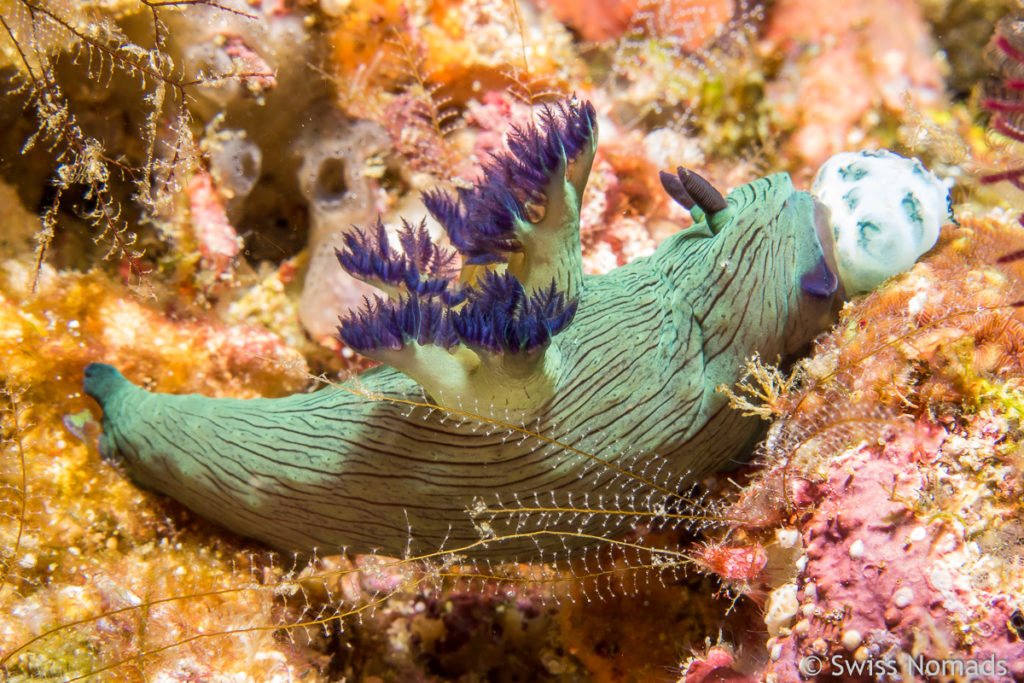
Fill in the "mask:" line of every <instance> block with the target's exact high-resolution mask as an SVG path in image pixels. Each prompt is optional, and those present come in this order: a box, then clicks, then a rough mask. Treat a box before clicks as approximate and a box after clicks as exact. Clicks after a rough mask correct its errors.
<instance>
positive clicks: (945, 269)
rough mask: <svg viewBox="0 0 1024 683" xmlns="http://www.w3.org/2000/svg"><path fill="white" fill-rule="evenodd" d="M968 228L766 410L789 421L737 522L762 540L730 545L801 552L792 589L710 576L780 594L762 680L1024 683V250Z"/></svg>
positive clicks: (836, 340)
mask: <svg viewBox="0 0 1024 683" xmlns="http://www.w3.org/2000/svg"><path fill="white" fill-rule="evenodd" d="M958 218H959V223H960V225H959V227H955V228H952V229H949V230H947V231H946V232H945V234H944V236H943V238H942V239H941V241H940V245H939V246H938V247H937V248H936V250H935V251H934V252H933V254H932V256H931V257H930V258H929V259H928V260H927V261H926V262H925V263H922V264H919V265H917V266H915V268H914V269H912V270H911V271H910V272H909V273H908V274H907V275H906V276H904V277H902V278H901V279H900V280H899V282H898V283H896V284H893V285H892V286H890V287H886V288H884V289H882V290H881V291H879V292H876V293H875V294H872V295H870V296H868V297H867V298H865V299H864V300H863V301H862V302H859V303H858V304H857V305H856V306H851V307H849V308H848V309H846V310H845V311H844V314H843V317H842V319H841V320H840V324H839V326H838V327H837V328H836V330H835V331H834V332H833V333H831V334H830V335H828V336H827V337H825V338H824V339H823V340H822V341H820V342H819V344H818V347H817V350H816V353H815V355H814V356H812V357H811V358H810V359H808V360H807V361H806V362H805V363H804V364H803V365H802V366H801V370H800V372H801V373H804V374H802V376H801V378H800V379H799V380H798V381H797V382H795V383H792V384H790V385H789V386H788V387H786V388H785V390H783V391H780V392H776V393H774V394H772V392H765V394H764V395H772V400H771V402H770V404H769V405H770V406H771V409H772V410H774V411H778V413H779V414H781V415H782V420H780V421H779V422H777V423H776V424H775V425H774V427H773V430H772V433H771V434H770V435H769V439H768V440H767V442H766V444H765V451H764V452H765V457H766V458H767V463H766V464H765V466H764V467H763V468H762V469H760V470H759V471H758V472H757V474H756V475H755V478H754V480H753V481H752V482H751V483H750V484H749V485H748V486H747V487H746V488H744V489H743V490H742V491H741V492H740V494H739V497H738V500H737V502H736V503H735V504H734V506H733V508H732V509H731V510H730V511H729V512H728V513H727V514H729V515H734V516H735V517H736V518H738V519H740V520H746V521H745V522H741V526H740V528H741V529H742V530H741V531H739V532H738V533H737V534H735V535H734V537H733V538H732V539H730V540H729V543H730V545H731V546H732V547H733V548H734V549H735V552H739V551H741V550H744V549H745V550H747V551H748V552H750V551H751V549H753V548H756V549H760V548H768V549H769V555H768V557H769V558H771V557H772V556H773V555H777V554H778V552H779V551H778V550H777V548H778V547H779V545H780V544H778V543H776V544H774V548H776V549H772V545H773V544H771V543H770V542H769V539H770V538H771V536H772V535H773V534H774V535H776V536H777V535H778V534H780V533H783V532H785V533H787V534H791V535H795V536H796V537H798V538H799V539H800V542H799V544H798V545H797V546H796V547H797V550H798V552H797V553H796V555H795V557H794V556H793V555H792V554H791V556H790V558H789V561H788V565H789V567H790V572H789V573H788V575H787V574H782V575H777V576H771V575H770V573H769V572H768V571H767V570H766V569H764V568H763V566H764V565H765V564H770V561H771V560H770V559H769V560H768V561H766V562H765V563H760V564H755V565H751V566H750V567H749V570H748V571H746V572H745V573H741V576H740V577H739V579H740V580H737V577H735V576H730V575H729V574H728V573H726V572H724V571H722V569H721V568H720V567H716V566H714V565H712V564H711V563H710V562H707V561H705V562H704V564H705V566H706V568H707V569H708V570H709V571H712V572H716V573H719V574H720V575H721V576H722V577H723V578H724V579H725V580H727V581H728V582H730V583H732V584H733V585H734V586H736V587H737V589H739V590H743V591H746V592H748V593H750V594H752V595H754V596H758V595H764V594H765V593H766V592H767V593H770V597H769V599H768V607H767V608H766V614H765V621H766V624H767V628H768V632H769V634H770V636H771V638H770V639H769V640H768V643H767V646H766V647H767V651H768V654H769V661H768V663H767V664H766V665H765V666H764V667H763V669H762V670H761V671H760V673H759V676H761V677H763V678H764V679H771V680H778V681H796V680H800V679H801V676H803V677H807V676H808V675H811V674H814V673H815V672H814V671H810V672H809V671H808V669H807V667H808V666H810V667H820V669H819V671H821V672H823V675H832V676H836V677H839V678H854V677H855V673H854V672H856V671H860V672H861V673H862V674H863V675H870V676H885V675H889V674H892V675H896V676H899V675H904V676H906V675H909V676H911V677H915V676H918V677H922V678H923V677H926V674H927V675H935V671H936V667H943V666H945V667H946V672H947V673H946V674H945V675H953V674H951V673H949V672H950V671H952V669H950V668H949V667H954V666H967V667H974V668H972V669H970V671H974V672H975V673H974V674H970V673H968V674H962V675H967V676H968V677H970V676H972V675H973V676H978V677H980V678H983V679H984V680H1005V681H1009V680H1017V679H1019V678H1020V677H1021V676H1022V675H1024V670H1022V669H1021V668H1020V663H1021V661H1024V660H1022V656H1024V644H1022V642H1021V639H1020V637H1019V634H1018V633H1016V632H1015V631H1014V630H1013V627H1012V622H1013V614H1014V613H1015V612H1016V611H1017V610H1019V609H1020V604H1019V595H1020V581H1021V580H1022V576H1021V574H1020V566H1021V548H1020V545H1019V541H1020V535H1019V529H1018V524H1017V522H1016V519H1017V518H1018V517H1019V515H1020V496H1019V492H1018V490H1017V489H1018V486H1019V483H1020V469H1019V465H1020V452H1021V450H1020V449H1021V434H1020V431H1019V428H1018V423H1019V420H1020V408H1021V407H1022V406H1021V404H1020V394H1019V392H1020V372H1021V369H1022V368H1021V365H1020V356H1019V349H1020V345H1021V342H1022V337H1021V329H1022V327H1021V318H1020V303H1021V301H1022V300H1024V299H1022V295H1024V289H1022V288H1021V282H1022V280H1021V267H1022V265H1021V261H1020V258H1019V254H1020V247H1021V246H1022V245H1024V232H1022V231H1021V229H1020V228H1019V227H1018V226H1016V225H1015V223H1014V222H1013V221H1011V220H1009V217H1008V216H1007V215H1006V214H1005V213H1003V212H996V213H993V214H990V215H987V216H976V215H972V214H962V215H960V216H959V217H958ZM954 281H955V282H957V283H959V287H957V288H949V287H947V286H946V285H947V283H949V282H954ZM759 377H760V378H761V380H762V381H763V382H764V383H765V384H766V385H768V384H772V383H774V384H775V385H778V378H772V377H771V376H770V375H766V374H763V373H762V374H760V375H759ZM840 396H842V397H843V398H842V399H841V400H840V399H839V398H838V397H840ZM746 656H747V657H754V658H756V657H757V655H756V654H755V653H752V652H749V651H748V652H747V655H746ZM742 659H743V658H742V657H741V658H739V660H742ZM944 662H945V663H944ZM747 665H748V666H749V665H750V662H749V661H748V662H747ZM914 667H918V668H917V669H915V668H914ZM741 668H742V666H740V665H739V662H737V667H736V669H737V670H740V669H741ZM872 668H873V671H872ZM695 671H696V669H695ZM922 671H924V672H925V673H921V672H922ZM939 671H940V672H941V669H939ZM928 672H931V673H928Z"/></svg>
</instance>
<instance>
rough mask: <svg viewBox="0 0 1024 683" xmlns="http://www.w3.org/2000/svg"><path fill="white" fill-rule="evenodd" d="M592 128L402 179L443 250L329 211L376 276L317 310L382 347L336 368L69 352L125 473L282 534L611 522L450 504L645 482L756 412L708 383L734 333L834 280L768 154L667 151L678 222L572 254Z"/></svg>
mask: <svg viewBox="0 0 1024 683" xmlns="http://www.w3.org/2000/svg"><path fill="white" fill-rule="evenodd" d="M596 145H597V130H596V114H595V111H594V108H593V106H592V105H590V104H589V103H584V102H580V101H578V100H576V99H572V100H569V101H567V102H564V103H562V104H560V105H558V106H557V107H551V108H545V109H543V110H542V111H541V113H540V117H539V121H538V122H537V123H536V124H534V125H530V126H526V127H523V128H522V129H514V130H513V131H512V133H510V135H509V138H508V150H507V151H506V152H503V153H501V154H499V155H496V156H495V157H494V158H493V159H492V160H491V161H490V162H489V163H488V164H487V165H486V166H485V169H484V174H483V178H482V180H481V181H480V182H479V183H477V184H476V185H475V186H474V187H472V188H468V189H467V188H459V189H458V190H457V193H456V194H455V195H451V194H448V193H445V192H442V191H433V192H428V193H426V195H425V197H424V200H425V203H426V205H427V207H428V209H429V210H430V212H431V213H432V215H433V216H434V217H436V218H437V220H438V221H439V222H440V223H441V224H442V226H443V227H444V229H445V230H446V231H447V234H448V238H449V240H450V243H451V245H452V246H453V247H454V250H455V251H452V250H449V249H448V248H446V247H442V246H439V245H437V244H434V243H432V242H431V241H430V239H429V237H428V235H427V233H426V231H425V229H424V228H423V226H422V225H420V226H413V225H408V224H407V225H405V226H404V228H403V229H402V230H401V232H400V233H399V235H398V242H400V244H401V250H399V249H397V248H396V247H395V246H394V245H393V244H392V242H391V241H390V240H389V237H388V235H387V233H386V231H385V229H384V226H383V225H381V224H380V222H379V221H378V223H377V225H375V226H372V227H371V228H369V229H366V230H362V231H360V232H359V233H355V234H350V235H349V236H348V238H347V240H346V248H345V249H344V250H343V251H340V252H339V253H338V258H339V261H340V263H341V265H342V266H343V267H344V268H345V269H346V270H348V271H349V272H351V273H352V274H354V275H355V276H357V277H359V278H361V279H363V280H365V281H367V282H370V283H372V284H373V285H375V286H377V287H379V288H380V289H382V290H384V291H385V292H386V293H387V295H388V297H387V298H377V299H375V300H374V301H367V302H366V304H365V306H364V307H363V308H361V309H360V310H358V311H356V312H354V313H352V314H350V315H348V316H347V317H345V318H343V319H342V321H341V327H340V335H341V338H342V339H343V340H344V341H345V343H347V344H348V345H349V346H350V347H352V348H353V349H355V350H357V351H358V352H360V353H362V354H364V355H366V356H368V357H370V358H373V359H376V360H379V361H381V362H382V363H383V364H382V365H380V366H379V367H376V368H373V369H371V370H369V371H366V372H364V373H362V374H361V375H360V376H359V377H358V378H357V379H356V380H355V381H354V382H350V383H347V384H342V385H339V386H331V387H326V388H323V389H321V390H318V391H315V392H312V393H306V394H298V395H294V396H289V397H285V398H276V399H248V400H237V399H212V398H207V397H203V396H199V395H187V396H175V395H167V394H157V393H150V392H148V391H145V390H143V389H141V388H140V387H138V386H136V385H134V384H132V383H131V382H129V381H128V380H127V379H125V378H124V377H123V376H122V375H121V374H120V373H119V372H118V371H117V370H115V369H114V368H113V367H111V366H109V365H103V364H91V365H89V366H88V367H86V369H85V382H84V387H85V391H86V393H87V394H88V395H90V396H92V397H93V398H94V399H96V401H98V402H99V404H100V405H101V406H102V408H103V435H102V437H101V442H100V447H101V451H102V453H103V454H104V455H105V456H106V457H108V458H114V459H116V460H117V461H118V462H120V463H121V464H122V465H123V467H124V468H125V470H126V471H127V473H128V474H129V475H130V476H131V477H132V478H133V479H134V480H135V481H136V482H137V483H138V484H140V485H142V486H145V487H147V488H150V489H153V490H155V491H158V492H162V493H164V494H167V495H169V496H171V497H173V498H175V499H177V500H178V501H180V502H181V503H183V504H184V505H186V506H187V507H189V508H191V509H192V510H193V511H195V512H197V513H199V514H200V515H202V516H204V517H207V518H209V519H211V520H215V521H217V522H219V523H221V524H223V525H224V526H226V527H228V528H229V529H231V530H233V531H235V532H237V533H239V534H242V535H244V536H248V537H252V538H256V539H259V540H261V541H264V542H266V543H267V544H269V545H271V546H273V547H275V548H278V549H282V550H287V551H298V552H306V551H311V550H313V549H317V550H318V551H319V552H321V553H330V552H333V551H337V550H340V549H341V548H347V549H348V550H350V551H359V552H366V551H371V550H375V551H379V552H382V553H384V554H387V555H392V556H401V555H406V554H409V553H413V554H419V553H423V552H432V551H436V550H438V549H446V550H447V549H453V550H454V549H458V548H471V550H470V552H469V554H470V555H474V556H488V557H495V558H512V557H520V556H525V555H536V553H537V552H538V551H545V550H549V549H560V548H562V547H564V545H565V544H566V543H567V541H566V540H565V538H560V537H559V533H560V532H567V533H568V534H570V535H572V534H579V533H588V532H594V531H596V530H600V533H601V534H604V535H609V534H615V533H622V532H624V531H625V530H626V529H625V526H626V525H627V524H628V522H625V521H623V522H619V524H620V526H621V527H622V528H615V524H616V523H615V522H613V521H611V520H609V519H608V518H599V517H594V518H592V519H588V516H587V515H585V514H580V515H574V516H568V515H566V516H562V517H559V516H556V515H552V516H551V517H550V518H549V519H547V520H546V521H545V528H546V531H547V532H546V533H545V534H541V535H536V534H505V533H499V532H498V530H496V529H494V528H492V527H489V526H487V525H484V524H480V523H478V522H475V521H474V519H473V517H472V515H471V514H470V510H471V509H472V508H473V507H474V506H479V505H480V501H481V500H502V501H508V502H512V501H516V500H521V499H525V497H526V496H530V497H531V498H532V496H533V494H534V493H538V494H541V497H542V500H553V499H557V500H562V501H577V502H578V503H580V504H582V503H583V502H584V501H585V500H587V501H590V502H592V503H593V502H596V501H597V500H598V499H599V498H600V499H602V500H604V501H605V502H606V503H607V504H609V505H611V504H612V502H613V501H616V502H617V503H618V504H620V505H626V504H627V503H626V502H625V501H627V500H630V501H633V503H632V504H634V505H636V504H637V503H636V500H637V499H638V498H639V497H642V496H648V498H649V499H650V498H652V497H654V498H657V497H658V496H661V495H662V494H664V496H665V498H664V499H665V500H669V498H670V496H671V495H672V494H673V493H675V492H678V491H681V490H682V489H683V488H684V487H685V486H687V485H688V484H689V483H691V482H693V481H694V480H695V479H696V478H697V477H699V476H702V475H704V474H706V473H708V472H710V471H712V470H714V469H716V468H720V467H722V466H723V465H724V464H727V463H729V462H730V461H732V460H733V459H734V458H736V457H737V455H738V454H739V453H740V452H741V451H742V449H743V448H744V446H745V445H747V444H748V443H749V442H750V441H751V438H752V437H753V436H755V435H756V432H757V429H758V424H757V421H756V420H755V419H752V418H748V417H743V416H741V415H740V413H739V412H738V411H735V410H731V409H729V408H728V406H727V401H726V399H725V397H724V396H723V395H721V394H720V393H719V392H716V387H718V386H719V385H721V384H732V383H734V382H735V381H737V379H738V378H739V375H740V373H741V372H742V368H743V366H744V361H745V360H746V359H747V358H748V357H750V356H752V355H753V354H755V353H757V354H760V355H761V357H763V358H776V357H780V356H782V357H785V356H788V355H790V354H793V353H795V352H796V351H798V350H799V349H801V348H803V347H805V346H806V345H807V344H808V343H809V342H810V341H811V340H812V339H813V338H814V337H815V336H816V335H817V334H819V333H820V332H822V331H823V330H824V329H825V328H826V327H827V326H828V325H829V324H830V322H831V321H832V320H833V315H834V310H835V307H836V306H835V305H836V303H837V300H838V297H839V296H841V290H842V288H841V283H840V282H838V281H837V277H836V269H835V262H836V260H835V256H834V255H833V254H831V253H830V249H831V247H830V243H831V239H830V237H831V236H830V234H829V231H828V229H827V226H828V210H827V208H826V207H824V206H823V205H821V204H820V203H818V202H816V201H815V199H814V198H813V197H812V196H811V195H810V194H808V193H806V192H800V191H796V190H795V189H794V188H793V186H792V183H791V181H790V178H789V176H788V175H786V174H784V173H783V174H776V175H771V176H768V177H766V178H762V179H759V180H755V181H754V182H752V183H750V184H747V185H744V186H741V187H738V188H736V189H734V190H733V191H732V192H730V193H729V195H728V197H722V195H721V194H719V193H718V192H717V191H716V190H715V189H714V188H713V187H712V186H711V185H710V184H709V183H707V182H706V181H705V180H704V179H703V178H701V177H700V176H698V175H696V174H694V173H692V172H690V171H687V170H685V169H679V170H678V172H677V173H675V174H668V173H664V174H663V175H662V183H663V185H664V186H665V189H666V190H667V191H668V193H669V194H670V195H671V196H672V197H673V198H674V199H676V200H677V201H679V202H680V203H682V204H683V205H684V206H686V207H687V208H688V209H690V211H691V213H692V215H693V218H694V225H693V226H692V227H690V228H687V229H685V230H682V231H680V232H678V233H676V234H675V235H673V236H671V237H669V238H668V239H666V240H665V241H664V242H663V243H662V244H661V246H660V247H659V248H658V249H657V250H656V252H655V253H654V254H652V255H651V256H649V257H646V258H639V259H636V260H635V261H633V262H631V263H629V264H628V265H625V266H622V267H620V268H618V269H616V270H614V271H612V272H611V273H608V274H606V275H597V276H591V275H586V276H585V275H584V274H583V267H582V260H581V252H580V240H579V212H580V201H581V196H582V194H583V190H584V186H585V184H586V181H587V176H588V174H589V171H590V166H591V162H592V160H593V158H594V153H595V150H596ZM823 243H825V244H826V246H825V247H823V246H822V244H823ZM455 252H457V254H456V253H455ZM568 543H569V544H572V543H573V541H572V539H570V541H569V542H568Z"/></svg>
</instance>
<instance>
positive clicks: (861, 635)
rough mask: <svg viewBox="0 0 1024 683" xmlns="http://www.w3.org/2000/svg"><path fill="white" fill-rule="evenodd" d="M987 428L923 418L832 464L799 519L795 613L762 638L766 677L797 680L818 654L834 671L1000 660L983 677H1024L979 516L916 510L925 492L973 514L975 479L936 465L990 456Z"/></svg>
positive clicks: (1006, 599)
mask: <svg viewBox="0 0 1024 683" xmlns="http://www.w3.org/2000/svg"><path fill="white" fill-rule="evenodd" d="M985 421H986V420H985V418H978V420H976V421H975V424H973V425H972V427H973V428H975V429H976V430H977V431H975V434H977V432H981V434H982V435H980V436H974V437H964V436H961V435H958V434H956V433H951V432H949V431H947V430H946V429H943V428H938V427H935V426H933V425H928V424H926V423H921V424H918V425H917V426H916V428H913V429H911V430H910V431H909V433H907V434H903V435H900V436H899V437H898V438H895V439H893V440H892V441H890V442H889V443H887V444H886V445H885V446H884V447H878V446H865V447H862V448H858V449H855V450H852V451H850V452H848V453H847V454H845V455H844V456H842V457H840V458H838V459H836V460H835V461H834V462H833V463H832V466H831V471H830V474H829V478H828V483H827V485H826V489H827V491H828V494H827V495H826V497H825V499H824V501H823V502H822V503H821V504H820V505H819V506H818V508H817V509H816V510H815V511H814V513H813V514H812V515H811V517H810V518H809V520H808V521H806V522H805V523H804V524H803V542H804V545H805V557H806V560H804V561H802V564H803V569H802V571H801V572H800V574H799V576H798V584H799V586H800V590H799V594H798V595H799V597H800V607H799V611H798V613H797V615H796V617H795V619H794V621H795V623H793V624H792V625H791V627H790V628H787V629H784V631H783V632H782V633H781V634H780V635H779V636H778V637H776V638H774V639H772V640H770V641H769V644H768V649H769V652H770V655H771V660H772V661H771V662H770V663H769V665H768V666H767V668H766V670H765V674H766V675H774V676H775V677H776V680H778V681H799V680H802V678H801V669H800V667H801V662H803V661H804V660H805V659H806V658H808V657H818V658H820V659H821V660H822V661H823V662H825V660H828V662H826V663H825V664H824V669H823V670H824V671H825V672H828V671H829V667H832V668H834V669H836V670H835V671H832V673H833V674H834V675H835V674H841V673H843V672H848V671H849V670H850V668H851V667H857V666H861V667H863V671H865V672H867V671H868V670H869V669H868V668H867V667H871V666H873V667H875V669H876V670H880V669H881V668H883V667H896V670H898V671H901V672H902V671H908V670H910V671H912V670H913V669H912V667H914V666H918V667H927V666H931V667H932V668H934V667H935V666H936V662H942V661H946V662H952V661H959V662H963V663H964V664H965V665H970V664H968V662H971V663H973V665H974V666H978V667H982V666H986V663H989V665H990V668H991V667H995V666H997V665H998V664H999V663H1002V665H1003V667H999V668H992V671H991V675H990V676H986V677H984V678H985V680H992V681H995V680H1004V681H1009V680H1014V679H1016V680H1019V679H1020V677H1021V676H1024V643H1022V642H1021V640H1020V637H1019V635H1018V634H1017V633H1016V632H1014V631H1012V630H1011V627H1010V621H1011V617H1012V615H1013V614H1014V612H1015V611H1016V610H1019V609H1020V606H1021V605H1020V600H1019V593H1018V592H1017V588H1019V587H1018V586H1015V585H1012V584H1010V583H1008V582H1007V581H1006V580H1005V579H1004V578H1003V576H1002V575H1001V572H1002V571H1005V569H1003V568H1001V567H1000V566H998V564H995V563H993V562H992V561H991V560H990V558H987V557H985V553H984V552H983V551H982V550H980V549H979V541H978V540H975V539H977V538H978V532H977V531H974V530H972V526H973V525H974V524H975V522H976V521H977V520H971V519H970V518H969V517H967V518H964V517H961V516H960V515H958V514H954V513H951V514H949V515H943V516H939V517H935V518H932V519H929V518H921V517H919V516H917V515H915V514H914V507H915V505H917V504H918V501H919V500H920V498H921V497H922V496H928V495H935V496H946V497H950V498H960V499H962V500H963V505H964V507H965V509H969V510H976V509H978V508H980V507H981V503H979V502H978V501H979V499H980V492H979V491H977V490H971V489H972V488H973V489H977V488H979V486H978V485H977V484H974V485H973V486H972V484H971V483H970V482H969V481H964V480H962V479H961V480H959V481H958V478H957V477H955V476H950V477H949V478H948V479H947V480H946V481H942V480H941V479H935V477H938V476H941V474H942V473H944V472H946V471H947V467H946V466H944V464H943V463H944V461H948V460H950V459H960V458H963V457H965V454H966V453H967V452H968V451H973V452H975V453H976V457H980V458H991V457H993V454H994V453H995V452H996V450H997V449H998V446H997V444H998V443H999V441H1001V440H1002V438H1003V437H1004V436H1005V433H1004V431H1003V430H1004V429H1005V425H995V424H990V425H983V424H981V423H984V422H985ZM988 426H991V427H992V429H989V430H988V431H987V432H986V429H985V428H986V427H988ZM972 431H974V430H972ZM936 444H937V445H936ZM1018 542H1019V539H1018ZM981 545H982V547H983V546H984V543H981ZM1018 550H1019V549H1018ZM833 659H834V661H833ZM992 662H995V663H996V664H991V663H992ZM804 666H805V668H806V666H807V665H806V664H805V665H804ZM1002 668H1005V671H1003V673H1002V674H999V670H1001V669H1002Z"/></svg>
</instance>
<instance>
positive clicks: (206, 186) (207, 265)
mask: <svg viewBox="0 0 1024 683" xmlns="http://www.w3.org/2000/svg"><path fill="white" fill-rule="evenodd" d="M185 194H186V195H187V196H188V200H189V211H190V213H191V216H192V224H193V225H194V226H195V238H196V241H197V242H198V243H199V254H200V256H201V258H202V265H203V268H204V270H207V271H210V272H212V273H213V275H214V276H215V277H216V278H218V279H220V278H223V277H228V276H229V275H230V273H231V267H232V262H233V261H234V259H235V257H236V256H238V252H239V250H240V249H241V246H242V240H241V238H240V237H239V236H238V233H237V232H235V228H234V226H232V225H231V222H230V221H229V220H228V215H227V212H226V211H225V208H224V201H223V200H222V199H221V197H220V195H219V194H218V193H217V190H216V189H215V188H214V186H213V181H212V179H211V178H210V174H209V173H207V172H206V171H200V172H199V173H196V174H195V175H194V176H192V180H190V181H189V183H188V186H187V187H186V188H185Z"/></svg>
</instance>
